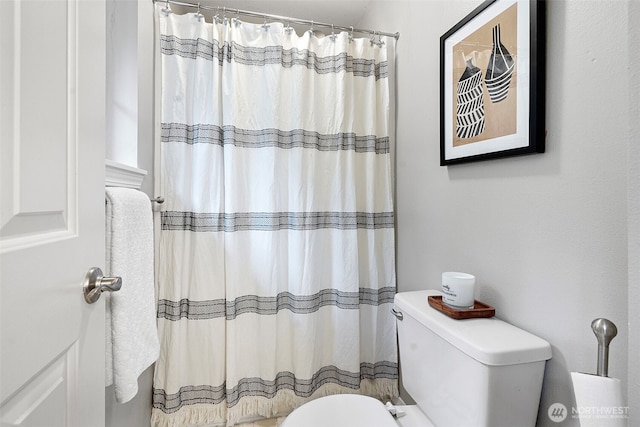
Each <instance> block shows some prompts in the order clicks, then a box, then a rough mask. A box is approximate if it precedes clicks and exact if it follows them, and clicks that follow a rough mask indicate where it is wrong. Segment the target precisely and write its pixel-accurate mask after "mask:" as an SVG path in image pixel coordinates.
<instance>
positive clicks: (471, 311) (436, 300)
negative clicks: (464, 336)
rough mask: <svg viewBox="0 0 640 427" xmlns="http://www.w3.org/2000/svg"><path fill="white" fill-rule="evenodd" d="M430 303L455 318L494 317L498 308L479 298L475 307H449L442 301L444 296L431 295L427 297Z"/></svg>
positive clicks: (475, 302)
mask: <svg viewBox="0 0 640 427" xmlns="http://www.w3.org/2000/svg"><path fill="white" fill-rule="evenodd" d="M427 300H429V305H430V306H431V307H433V308H435V309H436V310H438V311H441V312H443V313H444V314H446V315H447V316H449V317H451V318H453V319H457V320H459V319H477V318H480V317H493V316H495V314H496V309H495V308H493V307H491V306H490V305H487V304H485V303H483V302H480V301H478V300H475V301H474V305H473V308H467V309H461V310H456V309H455V308H451V307H449V306H448V305H447V304H445V303H443V302H442V296H440V295H431V296H429V297H427Z"/></svg>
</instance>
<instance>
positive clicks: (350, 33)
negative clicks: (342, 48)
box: [349, 25, 353, 43]
mask: <svg viewBox="0 0 640 427" xmlns="http://www.w3.org/2000/svg"><path fill="white" fill-rule="evenodd" d="M352 41H353V25H352V26H351V31H349V43H351V42H352Z"/></svg>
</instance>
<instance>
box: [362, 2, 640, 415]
mask: <svg viewBox="0 0 640 427" xmlns="http://www.w3.org/2000/svg"><path fill="white" fill-rule="evenodd" d="M480 3H481V2H480V1H470V0H469V1H462V0H460V1H436V0H433V1H427V0H423V1H373V2H372V4H371V7H370V9H369V12H368V14H367V15H366V17H365V20H364V22H362V23H361V25H362V26H368V27H374V28H379V29H380V30H384V31H396V30H398V31H400V33H401V35H400V39H399V41H398V43H397V46H396V50H397V55H396V60H397V66H396V70H397V132H396V141H397V142H396V144H397V146H396V150H397V151H396V153H397V156H396V177H397V192H396V198H397V223H398V240H397V255H398V259H397V269H398V289H399V291H410V290H418V289H432V288H435V289H437V288H439V286H440V274H441V272H442V271H448V270H457V271H466V272H470V273H473V274H475V275H476V276H477V284H478V286H479V292H478V294H477V297H478V298H479V299H480V300H482V301H485V302H487V303H489V304H491V305H493V306H495V307H496V310H497V315H498V317H500V318H503V319H505V320H507V321H509V322H511V323H513V324H515V325H517V326H519V327H521V328H523V329H526V330H528V331H530V332H532V333H535V334H537V335H539V336H541V337H543V338H545V339H546V340H548V341H549V342H550V343H551V345H552V347H553V359H552V360H551V361H550V362H549V363H548V364H547V369H546V375H545V382H544V387H543V396H542V401H541V406H540V413H539V419H538V424H539V425H541V426H551V425H558V424H556V423H553V422H551V420H550V419H549V418H548V416H547V409H548V407H549V406H550V405H551V404H553V403H555V402H561V403H564V404H565V405H566V406H567V407H568V408H570V407H571V406H572V405H575V402H574V399H573V393H572V387H571V382H570V376H569V372H570V371H582V372H594V371H595V368H596V366H595V365H596V363H595V362H596V340H595V337H594V336H593V333H592V332H591V329H590V323H591V321H592V320H593V319H594V318H596V317H606V318H609V319H611V320H612V321H614V322H615V323H616V324H617V325H618V329H619V334H618V337H617V338H615V339H614V341H613V342H612V344H611V350H610V368H609V374H610V375H611V376H614V377H618V378H621V379H622V380H623V381H624V386H625V387H627V378H632V379H633V380H634V381H635V385H632V386H630V387H629V390H630V396H632V397H633V398H634V399H635V400H634V401H633V402H632V404H631V405H630V406H631V410H632V411H633V410H634V409H636V411H637V408H638V389H637V387H638V386H637V382H638V367H637V366H634V363H632V360H631V357H629V358H628V355H630V354H633V355H635V356H633V360H635V361H637V354H638V353H637V349H638V339H637V336H638V335H637V332H634V333H635V337H636V338H635V340H634V341H632V342H631V345H629V346H628V342H629V341H628V340H629V328H628V323H627V322H631V323H632V325H633V324H635V325H636V326H637V325H638V309H637V301H638V291H637V288H638V274H637V270H638V261H637V260H636V259H637V258H638V257H637V254H638V249H637V244H638V237H637V236H638V234H637V233H638V227H637V216H638V206H637V205H638V196H637V194H636V193H637V188H638V185H637V176H638V153H637V147H636V146H635V145H636V144H637V136H638V129H637V126H638V125H637V124H632V123H637V112H638V109H637V107H634V108H632V107H633V106H637V96H638V92H637V90H636V92H635V97H634V96H630V95H629V94H628V89H629V86H628V85H629V80H630V75H629V69H628V68H629V66H630V65H632V64H630V63H629V61H630V52H631V51H633V50H636V51H637V48H638V42H637V40H638V39H637V29H635V30H634V31H635V34H636V38H635V39H634V38H633V37H631V33H630V32H629V31H628V29H629V27H632V25H631V24H630V20H632V19H635V21H634V23H635V26H637V22H638V21H637V18H638V13H637V9H638V8H637V6H635V5H634V6H633V7H631V6H630V4H629V2H628V1H580V0H567V1H562V0H554V1H549V2H548V11H547V18H548V31H547V37H548V44H547V52H548V55H547V61H548V65H547V69H546V71H547V78H548V83H547V91H546V93H547V106H546V122H547V125H546V128H547V131H548V135H547V139H546V144H547V152H546V153H544V154H538V155H532V156H526V157H519V158H509V159H501V160H492V161H488V162H480V163H472V164H465V165H456V166H450V167H441V166H439V47H440V46H439V39H440V36H441V35H442V34H444V33H445V32H446V31H447V30H449V29H450V28H451V27H453V26H454V25H455V24H456V23H457V22H458V21H459V20H460V19H462V18H463V17H464V16H466V15H467V14H468V13H469V12H470V11H472V10H473V9H474V8H475V7H476V6H477V5H479V4H480ZM630 8H632V9H635V10H636V12H635V14H630V13H629V12H630ZM630 44H632V46H630ZM633 65H635V67H636V68H635V71H634V72H635V76H636V78H637V76H638V75H637V66H638V61H637V54H636V59H635V63H634V64H633ZM634 84H635V83H634ZM634 110H635V116H634V117H632V116H631V114H632V112H633V111H634ZM631 132H633V134H632V133H631ZM634 141H635V142H634ZM632 151H633V153H632ZM629 154H632V155H633V158H634V159H635V160H634V159H633V158H630V160H629V163H628V155H629ZM628 171H629V172H630V174H629V183H628V178H627V172H628ZM632 185H635V187H632ZM633 188H635V189H636V191H635V192H633V191H632V189H633ZM628 202H629V207H630V211H629V213H628ZM634 203H635V207H634ZM634 214H635V220H634V219H633V215H634ZM628 218H630V219H632V220H634V221H635V229H634V228H633V227H632V226H630V227H629V228H628V227H627V225H628ZM632 230H635V234H634V235H629V237H631V239H630V240H629V242H630V243H629V244H630V245H631V246H633V243H634V242H635V247H634V248H633V250H634V251H635V254H636V257H635V258H633V259H631V258H629V259H631V262H628V257H629V256H630V255H631V252H629V249H628V233H632ZM629 271H631V274H629ZM634 272H635V273H634ZM634 275H635V276H634ZM629 294H630V295H632V296H633V297H634V300H635V301H636V303H635V304H634V303H633V302H632V301H629V302H628V299H627V298H628V295H629ZM628 313H630V314H631V315H630V316H628ZM634 322H635V323H634ZM632 349H635V352H634V353H631V352H630V351H631V350H632ZM635 365H637V362H636V363H635ZM634 403H635V405H634ZM632 416H633V415H632ZM637 416H638V415H637V414H635V417H636V418H635V420H637V419H638V418H637ZM576 424H577V423H576V421H575V420H572V419H571V417H569V418H568V419H567V420H566V421H565V422H564V423H563V425H576Z"/></svg>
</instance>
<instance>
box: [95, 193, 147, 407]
mask: <svg viewBox="0 0 640 427" xmlns="http://www.w3.org/2000/svg"><path fill="white" fill-rule="evenodd" d="M106 201H107V203H106V243H107V267H108V272H107V275H109V276H120V277H122V288H121V289H120V290H119V291H118V292H113V293H105V294H104V295H105V296H107V317H106V344H107V348H106V379H107V386H109V385H111V384H114V386H115V387H114V389H115V395H116V401H117V402H118V403H125V402H128V401H129V400H131V399H133V397H134V396H135V395H136V393H138V377H139V376H140V374H141V373H142V372H143V371H144V370H145V369H147V368H148V367H149V366H151V364H152V363H153V362H155V361H156V360H157V359H158V355H159V352H160V343H159V340H158V328H157V323H156V302H155V287H154V280H153V274H154V267H153V216H152V215H153V214H152V211H151V201H150V200H149V197H147V195H145V194H144V193H142V192H140V191H138V190H134V189H130V188H118V187H110V188H107V189H106Z"/></svg>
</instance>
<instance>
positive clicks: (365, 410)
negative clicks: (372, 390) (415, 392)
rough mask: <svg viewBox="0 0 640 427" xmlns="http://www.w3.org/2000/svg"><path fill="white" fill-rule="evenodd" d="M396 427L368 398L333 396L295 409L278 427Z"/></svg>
mask: <svg viewBox="0 0 640 427" xmlns="http://www.w3.org/2000/svg"><path fill="white" fill-rule="evenodd" d="M328 426H331V427H398V425H397V424H396V422H395V420H394V418H393V417H392V416H391V414H390V413H389V411H388V410H387V408H385V406H384V405H383V404H382V402H380V401H379V400H376V399H374V398H372V397H368V396H361V395H358V394H334V395H332V396H326V397H321V398H319V399H316V400H312V401H311V402H308V403H305V404H304V405H302V406H301V407H299V408H297V409H295V410H294V411H293V412H292V413H291V414H290V415H289V416H287V418H286V419H285V420H284V423H282V427H328Z"/></svg>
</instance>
